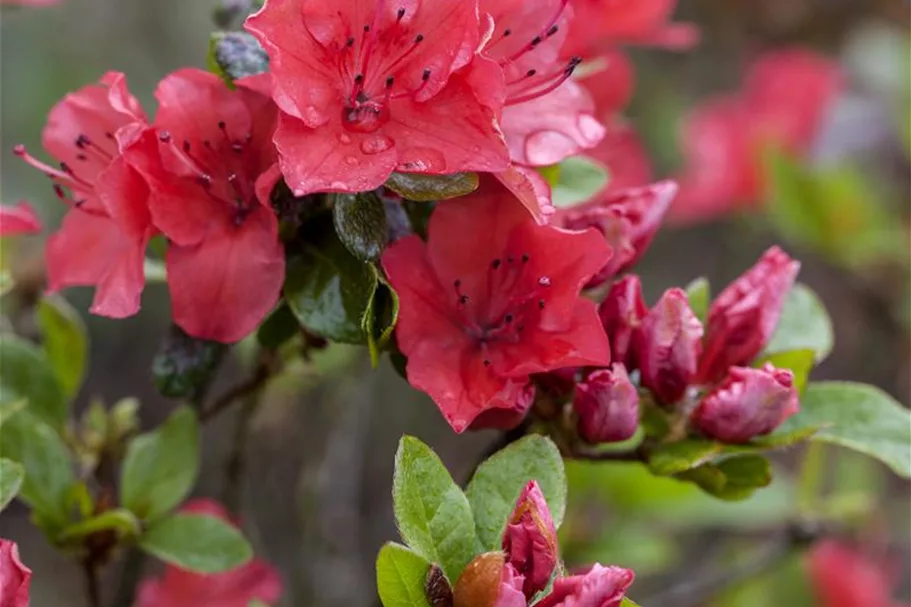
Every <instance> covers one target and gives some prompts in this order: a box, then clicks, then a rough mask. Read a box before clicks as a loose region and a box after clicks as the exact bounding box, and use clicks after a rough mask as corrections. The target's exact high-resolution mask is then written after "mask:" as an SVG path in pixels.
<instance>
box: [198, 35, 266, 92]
mask: <svg viewBox="0 0 911 607" xmlns="http://www.w3.org/2000/svg"><path fill="white" fill-rule="evenodd" d="M207 63H208V65H209V70H210V71H212V72H214V73H216V74H218V75H219V76H221V77H222V79H223V80H224V81H225V82H226V83H228V85H229V86H233V83H234V81H235V80H239V79H241V78H245V77H247V76H255V75H256V74H262V73H263V72H265V71H267V70H268V69H269V55H268V54H266V50H265V49H264V48H263V47H262V46H261V45H260V44H259V42H258V41H257V40H256V38H254V37H253V36H252V35H250V34H248V33H247V32H215V33H213V34H212V36H211V37H210V38H209V55H208V57H207Z"/></svg>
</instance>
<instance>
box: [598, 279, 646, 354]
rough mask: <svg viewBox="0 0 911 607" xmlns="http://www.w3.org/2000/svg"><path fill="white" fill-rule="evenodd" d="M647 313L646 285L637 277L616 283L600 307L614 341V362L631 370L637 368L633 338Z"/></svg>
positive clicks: (603, 319)
mask: <svg viewBox="0 0 911 607" xmlns="http://www.w3.org/2000/svg"><path fill="white" fill-rule="evenodd" d="M646 314H648V308H647V307H646V305H645V301H644V300H643V299H642V283H641V281H640V280H639V277H638V276H636V275H634V274H630V275H629V276H624V277H623V278H621V279H620V280H618V281H617V282H615V283H614V284H613V286H611V289H610V291H609V292H608V294H607V297H606V298H605V299H604V301H603V302H601V305H600V306H599V307H598V316H599V317H600V318H601V324H602V325H604V331H605V333H607V338H608V340H609V341H610V349H611V360H612V361H614V362H619V363H623V364H624V365H626V368H627V369H633V368H634V367H633V365H634V364H635V356H634V355H633V354H634V353H633V349H634V344H635V340H634V339H633V336H634V335H635V334H636V331H637V330H638V328H639V325H640V323H641V322H642V319H643V318H645V315H646Z"/></svg>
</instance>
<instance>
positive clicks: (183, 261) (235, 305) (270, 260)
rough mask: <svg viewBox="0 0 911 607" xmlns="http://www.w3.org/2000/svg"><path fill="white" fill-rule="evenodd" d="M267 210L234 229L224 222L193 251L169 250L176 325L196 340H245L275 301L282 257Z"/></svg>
mask: <svg viewBox="0 0 911 607" xmlns="http://www.w3.org/2000/svg"><path fill="white" fill-rule="evenodd" d="M277 229H278V228H277V220H276V219H275V215H274V214H273V213H272V211H271V209H268V208H266V207H263V206H259V207H257V208H255V209H252V210H251V212H250V213H249V214H248V215H247V216H246V217H245V218H244V220H243V222H242V223H241V224H240V225H239V226H236V225H234V224H233V223H230V222H228V221H225V222H224V223H222V224H221V225H220V226H218V227H216V228H214V229H213V230H211V231H210V232H209V233H208V234H207V235H206V237H205V239H204V240H202V242H200V243H199V244H198V245H194V246H185V247H182V246H178V245H172V246H171V247H170V248H169V249H168V257H167V265H168V285H169V287H170V290H171V306H172V311H173V316H174V322H175V323H176V324H177V325H179V326H180V327H181V328H182V329H183V330H184V331H186V332H187V333H189V334H190V335H192V336H194V337H198V338H200V339H211V340H215V341H220V342H225V343H231V342H236V341H238V340H240V339H242V338H244V337H246V336H247V335H248V334H250V332H252V331H253V330H254V329H255V328H256V327H257V325H258V324H259V323H260V321H262V319H263V318H265V316H266V314H268V313H269V311H270V310H271V309H272V308H273V306H274V305H275V302H276V301H277V300H278V296H279V292H280V290H281V285H282V282H283V280H284V274H285V257H284V251H283V249H282V246H281V244H280V243H279V241H278V235H277Z"/></svg>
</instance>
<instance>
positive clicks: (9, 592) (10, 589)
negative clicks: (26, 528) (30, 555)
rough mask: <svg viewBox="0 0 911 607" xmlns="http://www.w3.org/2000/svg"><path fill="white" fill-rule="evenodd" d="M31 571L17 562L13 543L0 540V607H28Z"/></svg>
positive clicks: (15, 547) (20, 562)
mask: <svg viewBox="0 0 911 607" xmlns="http://www.w3.org/2000/svg"><path fill="white" fill-rule="evenodd" d="M31 583H32V570H31V569H29V568H28V567H26V566H25V565H23V564H22V561H20V560H19V548H18V547H17V546H16V543H15V542H12V541H10V540H4V539H0V605H2V607H28V598H29V597H28V595H29V586H30V585H31Z"/></svg>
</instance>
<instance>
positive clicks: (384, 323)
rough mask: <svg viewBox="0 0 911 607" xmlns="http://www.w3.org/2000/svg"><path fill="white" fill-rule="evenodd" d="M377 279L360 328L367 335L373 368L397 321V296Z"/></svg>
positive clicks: (380, 277) (377, 362)
mask: <svg viewBox="0 0 911 607" xmlns="http://www.w3.org/2000/svg"><path fill="white" fill-rule="evenodd" d="M378 278H379V284H378V285H377V289H376V292H375V293H374V294H373V299H372V300H370V306H369V307H368V308H367V314H366V315H365V316H364V324H363V326H362V327H361V328H362V329H363V331H364V333H365V334H366V335H367V349H368V350H369V351H370V362H371V363H372V364H373V367H374V368H376V366H377V365H378V364H379V362H380V351H381V350H382V349H383V348H385V347H386V345H387V344H388V343H389V340H390V339H392V331H393V329H395V324H396V323H397V322H398V320H399V294H398V293H396V292H395V289H393V288H392V286H391V285H390V284H389V283H388V282H386V280H385V279H384V278H383V277H382V276H379V277H378Z"/></svg>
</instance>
